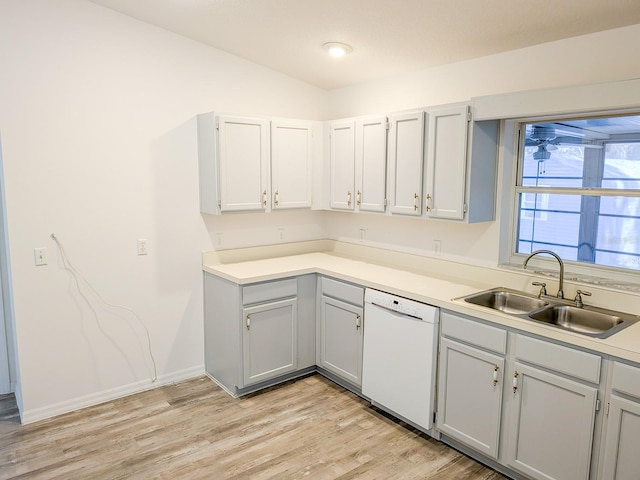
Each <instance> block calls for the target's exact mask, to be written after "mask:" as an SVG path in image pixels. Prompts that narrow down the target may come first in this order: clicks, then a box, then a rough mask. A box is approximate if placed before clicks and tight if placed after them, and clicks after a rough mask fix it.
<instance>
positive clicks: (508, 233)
mask: <svg viewBox="0 0 640 480" xmlns="http://www.w3.org/2000/svg"><path fill="white" fill-rule="evenodd" d="M621 114H626V115H629V114H637V115H640V109H639V110H635V111H629V110H628V109H624V110H614V111H597V112H576V113H568V114H566V115H552V116H539V117H525V118H517V119H508V120H504V121H503V125H502V128H501V131H502V132H503V136H502V145H501V146H502V160H503V168H504V170H503V178H502V202H501V204H502V205H503V209H502V211H501V212H500V225H501V227H500V260H499V262H500V264H501V265H502V266H507V267H519V268H521V267H522V264H523V262H524V260H525V259H526V258H527V256H528V254H524V253H516V246H517V242H518V238H517V227H518V215H519V194H520V193H521V192H522V191H530V187H519V186H518V185H517V179H518V175H519V169H520V168H521V165H520V161H521V159H520V148H521V142H520V139H519V132H520V126H521V125H522V124H525V123H543V122H551V121H561V120H567V119H579V118H589V117H595V116H615V115H621ZM536 192H537V193H557V190H555V189H553V188H551V189H548V190H547V189H544V188H540V187H537V188H536ZM563 193H567V194H571V193H574V194H576V195H596V196H601V194H602V193H606V194H611V195H615V196H632V197H638V196H640V192H638V191H637V190H615V189H601V190H597V191H594V190H591V191H590V190H584V189H569V188H567V189H563ZM563 262H564V264H565V280H567V281H578V282H583V283H597V284H598V285H599V286H602V287H610V288H614V289H619V288H621V289H624V290H626V289H628V284H634V285H635V288H638V287H637V286H638V284H639V283H640V271H637V270H629V269H623V268H618V267H610V266H605V265H598V264H587V263H584V262H577V261H571V260H565V259H563ZM535 265H536V266H533V264H532V265H531V266H530V267H529V270H530V271H531V272H532V273H533V272H536V271H538V272H544V273H547V274H548V273H551V274H554V272H555V274H557V271H558V263H557V261H556V260H555V259H553V258H551V257H547V256H541V255H538V256H537V257H536V262H535Z"/></svg>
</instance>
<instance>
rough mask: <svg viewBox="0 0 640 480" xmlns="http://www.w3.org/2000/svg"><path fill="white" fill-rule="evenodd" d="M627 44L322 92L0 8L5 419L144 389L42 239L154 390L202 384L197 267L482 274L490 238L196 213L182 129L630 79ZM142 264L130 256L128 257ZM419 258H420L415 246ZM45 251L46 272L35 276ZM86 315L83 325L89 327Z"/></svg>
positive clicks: (14, 7) (60, 19)
mask: <svg viewBox="0 0 640 480" xmlns="http://www.w3.org/2000/svg"><path fill="white" fill-rule="evenodd" d="M639 34H640V26H635V27H629V28H625V29H620V30H615V31H611V32H605V33H602V34H597V35H594V36H587V37H582V38H579V39H573V40H568V41H564V42H557V43H555V44H548V45H543V46H540V47H534V48H532V49H525V50H521V51H517V52H509V53H506V54H502V55H496V56H493V57H487V58H484V59H479V60H474V61H470V62H463V63H459V64H454V65H449V66H444V67H440V68H436V69H430V70H425V71H420V72H416V73H415V74H412V75H407V76H403V77H400V78H393V79H390V80H387V81H381V82H375V83H371V84H366V85H360V86H356V87H351V88H346V89H342V90H336V91H332V92H324V91H322V90H320V89H317V88H315V87H311V86H309V85H306V84H303V83H301V82H298V81H296V80H293V79H291V78H288V77H286V76H283V75H281V74H278V73H275V72H273V71H270V70H268V69H265V68H262V67H259V66H257V65H254V64H251V63H249V62H246V61H244V60H241V59H238V58H236V57H233V56H230V55H228V54H225V53H223V52H220V51H217V50H215V49H212V48H209V47H206V46H203V45H201V44H198V43H196V42H192V41H190V40H188V39H185V38H182V37H179V36H177V35H173V34H171V33H168V32H166V31H164V30H161V29H158V28H154V27H151V26H148V25H145V24H143V23H140V22H138V21H136V20H133V19H130V18H127V17H125V16H122V15H119V14H116V13H114V12H112V11H110V10H106V9H103V8H101V7H99V6H97V5H94V4H91V3H89V2H85V1H83V0H21V1H11V0H0V44H1V45H3V48H2V49H1V50H0V78H2V81H3V83H2V88H0V131H2V136H3V153H4V175H5V182H6V192H5V194H6V207H7V224H8V234H9V243H10V247H11V254H10V262H11V267H12V274H13V275H12V284H13V285H12V286H13V292H14V310H15V325H12V326H13V327H15V328H14V330H15V336H16V338H15V340H16V341H15V346H16V348H17V355H18V356H19V360H20V362H19V365H18V366H19V369H18V371H17V378H16V380H17V381H18V382H19V384H18V389H19V392H18V393H19V394H21V395H19V400H20V401H21V404H22V405H21V407H22V413H23V419H24V420H26V421H31V420H35V419H38V418H42V417H45V416H48V415H51V414H53V413H58V412H62V411H65V410H69V409H71V408H75V407H78V406H82V405H85V404H90V403H95V402H96V401H99V400H101V399H105V398H108V397H111V396H117V395H121V394H123V393H127V392H129V391H135V390H137V389H140V388H145V387H147V386H149V380H148V379H149V376H150V368H151V367H150V363H149V359H148V356H147V355H146V354H145V348H144V347H145V343H144V332H143V331H142V330H141V328H140V327H139V326H138V324H137V323H136V321H135V319H133V318H132V317H131V316H130V315H129V314H128V313H126V312H124V313H123V312H116V311H113V310H111V309H109V308H105V307H103V306H99V305H98V303H97V302H96V301H95V300H92V303H91V307H89V306H87V304H86V303H84V301H83V299H82V297H80V296H79V295H78V292H77V290H76V287H75V285H74V283H73V281H72V280H71V278H70V276H69V274H68V272H66V271H65V270H64V268H63V266H62V262H61V258H60V255H59V254H58V252H57V250H56V246H55V244H54V243H53V241H52V240H51V238H50V234H51V233H56V234H57V235H58V237H59V238H60V240H61V241H62V242H63V243H64V246H65V248H66V251H67V253H68V255H69V257H70V258H71V260H72V262H73V263H74V265H75V266H76V267H77V268H78V269H79V270H80V271H81V272H82V273H83V274H84V275H85V276H86V277H87V278H88V279H89V280H90V281H91V282H92V284H93V285H94V286H95V287H96V289H97V290H98V291H99V292H100V293H101V294H102V295H103V296H104V297H105V298H106V299H108V300H109V301H112V302H114V303H118V304H124V305H127V306H131V307H133V308H134V309H135V310H136V311H138V312H139V314H140V315H141V317H142V318H143V320H144V321H145V322H146V323H147V325H148V326H149V329H150V333H151V338H152V341H153V349H154V354H155V358H156V361H157V365H158V374H159V375H160V380H159V382H163V381H170V380H172V379H175V378H183V377H187V376H190V375H192V374H194V373H197V372H201V371H202V368H203V366H202V364H203V345H202V343H203V342H202V285H201V271H200V253H201V251H203V250H210V249H212V248H214V241H215V238H216V234H217V233H222V234H223V235H222V239H223V243H222V245H220V248H232V247H241V246H250V245H256V244H261V243H277V242H278V241H279V237H278V233H277V232H278V229H279V228H284V229H285V235H286V241H296V240H307V239H314V238H323V237H326V236H330V237H332V238H341V239H357V238H358V235H359V229H360V228H365V229H367V242H371V243H373V244H385V245H391V246H395V247H396V248H398V249H405V250H414V249H425V248H426V251H428V250H430V245H431V242H432V240H433V239H440V240H441V241H442V250H443V256H445V257H446V256H449V255H451V256H454V257H462V258H466V259H468V260H469V261H470V262H475V263H478V262H479V263H483V262H487V263H492V262H495V259H496V258H497V238H498V226H497V223H496V222H494V223H488V224H481V225H473V226H466V225H458V224H449V223H446V222H426V221H423V220H416V219H404V218H387V217H380V216H374V215H360V216H358V217H357V219H354V217H353V216H350V215H348V214H343V213H333V212H331V213H326V212H291V213H283V212H277V213H274V214H271V215H268V216H266V215H258V214H250V215H230V216H223V217H213V216H207V215H204V216H203V215H200V214H199V212H198V195H197V189H198V181H197V158H196V137H195V132H196V128H195V119H194V116H195V115H196V114H197V113H202V112H206V111H211V110H217V111H224V112H232V113H237V114H243V113H244V114H260V115H274V116H281V117H294V118H295V117H298V118H307V119H330V118H337V117H343V116H350V115H358V114H364V113H377V112H383V111H391V110H400V109H404V108H412V107H416V106H426V105H430V104H437V103H446V102H451V101H458V100H466V99H468V98H470V97H471V96H476V95H485V94H491V93H498V92H504V91H514V90H523V89H530V88H538V87H547V86H556V85H567V84H578V83H589V82H594V81H604V80H614V79H623V78H631V77H640V65H639V64H638V63H637V62H634V59H636V58H638V53H640V52H638V48H640V47H639V44H638V42H637V41H636V40H637V38H638V35H639ZM138 238H146V239H148V241H149V250H150V254H149V255H148V256H143V257H139V256H137V255H136V239H138ZM425 245H426V246H425ZM35 247H46V248H47V249H48V252H49V265H48V266H43V267H35V266H34V264H33V249H34V248H35ZM92 308H93V309H94V310H95V315H94V312H93V310H92Z"/></svg>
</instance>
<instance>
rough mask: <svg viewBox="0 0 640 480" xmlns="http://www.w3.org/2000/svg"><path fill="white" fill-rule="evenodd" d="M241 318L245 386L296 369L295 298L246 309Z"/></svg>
mask: <svg viewBox="0 0 640 480" xmlns="http://www.w3.org/2000/svg"><path fill="white" fill-rule="evenodd" d="M242 318H243V325H242V331H243V334H242V360H243V380H244V385H243V387H244V386H247V385H250V384H252V383H257V382H262V381H264V380H268V379H270V378H274V377H277V376H280V375H283V374H285V373H289V372H293V371H295V370H296V368H297V357H298V347H297V345H298V340H297V338H298V327H297V325H298V315H297V302H296V299H288V300H280V301H277V302H270V303H266V304H261V305H256V306H253V307H247V308H244V309H243V311H242Z"/></svg>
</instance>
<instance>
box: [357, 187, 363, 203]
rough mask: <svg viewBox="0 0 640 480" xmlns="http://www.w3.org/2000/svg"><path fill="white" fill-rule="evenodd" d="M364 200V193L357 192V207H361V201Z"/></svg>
mask: <svg viewBox="0 0 640 480" xmlns="http://www.w3.org/2000/svg"><path fill="white" fill-rule="evenodd" d="M361 198H362V192H361V191H360V190H358V191H357V192H356V205H358V206H360V199H361Z"/></svg>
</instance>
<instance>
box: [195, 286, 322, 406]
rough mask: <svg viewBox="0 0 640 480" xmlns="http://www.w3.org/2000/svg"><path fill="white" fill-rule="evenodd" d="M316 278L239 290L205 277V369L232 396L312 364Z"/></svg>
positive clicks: (313, 360) (292, 373)
mask: <svg viewBox="0 0 640 480" xmlns="http://www.w3.org/2000/svg"><path fill="white" fill-rule="evenodd" d="M315 284H316V276H315V275H302V276H300V277H297V278H287V279H283V280H275V281H271V282H262V283H257V284H252V285H245V286H240V285H236V284H234V283H231V282H228V281H226V280H224V279H222V278H220V277H216V276H214V275H209V274H205V276H204V304H205V325H204V333H205V369H206V371H207V374H208V375H209V376H211V377H212V378H213V379H214V380H215V381H216V382H217V383H218V384H220V385H221V386H222V387H224V388H225V389H226V390H227V391H228V392H229V393H231V394H233V395H242V394H244V393H248V392H249V391H253V390H255V389H256V388H259V387H261V386H265V385H267V384H268V383H269V382H270V381H277V380H278V379H280V378H289V377H290V376H292V375H293V376H295V374H296V372H298V371H305V369H309V370H311V369H312V368H313V366H314V365H315V356H316V355H315V330H316V327H315V313H316V306H315V293H316V288H315Z"/></svg>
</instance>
